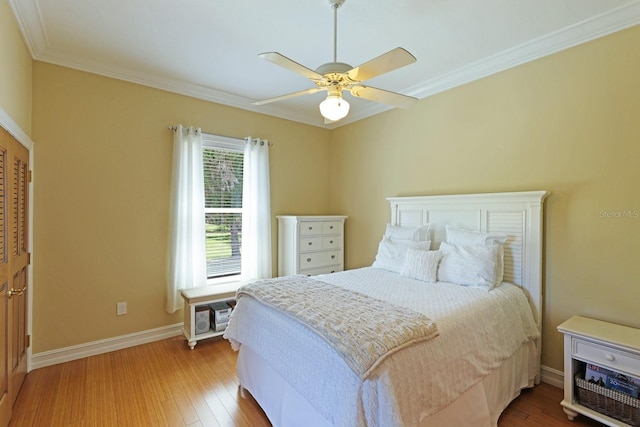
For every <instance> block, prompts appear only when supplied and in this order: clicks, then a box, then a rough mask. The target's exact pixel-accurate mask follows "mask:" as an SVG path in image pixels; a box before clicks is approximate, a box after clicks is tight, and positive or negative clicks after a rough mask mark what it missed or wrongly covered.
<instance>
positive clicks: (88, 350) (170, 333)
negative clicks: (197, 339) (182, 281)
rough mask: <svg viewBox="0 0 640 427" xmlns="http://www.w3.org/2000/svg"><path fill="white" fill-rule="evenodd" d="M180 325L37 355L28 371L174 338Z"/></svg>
mask: <svg viewBox="0 0 640 427" xmlns="http://www.w3.org/2000/svg"><path fill="white" fill-rule="evenodd" d="M182 325H183V324H182V323H176V324H175V325H169V326H163V327H161V328H155V329H149V330H146V331H141V332H135V333H132V334H128V335H121V336H119V337H114V338H108V339H104V340H99V341H92V342H88V343H85V344H79V345H74V346H71V347H65V348H60V349H56V350H50V351H44V352H42V353H37V354H34V355H33V356H32V357H31V364H30V369H38V368H44V367H45V366H51V365H57V364H58V363H63V362H69V361H72V360H77V359H82V358H83V357H88V356H95V355H97V354H102V353H108V352H110V351H114V350H121V349H123V348H128V347H133V346H136V345H140V344H146V343H149V342H153V341H159V340H162V339H165V338H171V337H175V336H178V335H181V334H182Z"/></svg>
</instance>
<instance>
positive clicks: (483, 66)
mask: <svg viewBox="0 0 640 427" xmlns="http://www.w3.org/2000/svg"><path fill="white" fill-rule="evenodd" d="M9 4H10V5H11V7H12V9H13V11H14V14H15V16H16V19H17V21H18V25H19V27H20V30H21V31H22V34H23V37H24V39H25V42H26V44H27V46H28V48H29V51H30V52H31V56H32V58H33V59H35V60H38V61H43V62H48V63H52V64H56V65H60V66H64V67H69V68H74V69H77V70H81V71H86V72H89V73H93V74H99V75H103V76H106V77H111V78H115V79H119V80H124V81H128V82H131V83H136V84H140V85H144V86H149V87H153V88H156V89H161V90H165V91H168V92H173V93H177V94H182V95H186V96H190V97H194V98H198V99H202V100H205V101H211V102H215V103H218V104H222V105H227V106H230V107H235V108H239V109H243V110H248V111H253V112H257V113H261V114H266V115H270V116H274V117H279V118H282V119H286V120H291V121H295V122H299V123H305V124H309V125H313V126H319V127H325V128H335V127H339V126H343V125H345V124H348V123H353V122H355V121H357V120H361V119H364V118H367V117H370V116H373V115H375V114H379V113H381V112H383V111H387V110H389V109H391V107H389V106H386V105H381V104H375V103H371V104H370V105H369V106H366V107H364V108H359V109H358V112H357V113H356V112H355V111H354V112H351V113H350V114H349V116H347V118H345V119H343V120H341V121H340V122H338V123H332V124H328V125H325V124H324V123H322V122H320V121H319V120H318V118H317V117H313V118H310V117H307V116H305V115H303V114H302V113H301V112H299V111H291V110H288V109H285V108H282V107H279V106H277V105H267V106H261V107H259V108H258V107H256V106H253V105H252V104H251V102H252V101H253V100H251V99H248V98H245V97H241V96H238V95H234V94H230V93H226V92H223V91H219V90H216V89H213V88H209V87H205V86H199V85H195V84H191V83H188V82H185V81H180V80H174V79H169V78H161V77H157V76H152V75H149V74H147V73H145V74H143V73H139V72H135V71H132V70H128V69H124V68H121V67H117V66H116V65H113V64H112V65H108V66H105V65H104V64H98V63H91V62H88V61H81V60H77V59H70V58H67V57H65V56H63V55H61V54H58V53H56V52H53V51H51V49H49V48H48V47H49V42H48V39H47V32H46V28H45V26H44V23H43V20H42V16H41V14H40V7H39V5H38V0H9ZM639 23H640V0H635V1H633V2H631V3H628V4H626V5H624V6H621V7H618V8H616V9H613V10H611V11H608V12H606V13H603V14H601V15H598V16H595V17H593V18H590V19H587V20H584V21H582V22H579V23H576V24H574V25H571V26H568V27H566V28H562V29H560V30H558V31H555V32H553V33H550V34H547V35H545V36H543V37H540V38H538V39H535V40H532V41H529V42H527V43H523V44H521V45H519V46H516V47H514V48H511V49H508V50H505V51H503V52H500V53H497V54H495V55H492V56H490V57H488V58H484V59H482V60H480V61H476V62H475V63H472V64H470V65H467V66H465V67H462V68H459V69H457V70H454V71H452V72H450V73H447V74H444V75H441V76H438V77H436V78H432V79H430V80H427V81H425V82H423V83H420V84H418V85H414V86H413V87H410V88H408V89H406V90H403V91H402V92H403V93H405V94H407V95H410V96H414V97H416V98H419V99H423V98H426V97H428V96H432V95H435V94H437V93H440V92H443V91H446V90H449V89H452V88H454V87H457V86H461V85H463V84H466V83H470V82H472V81H475V80H478V79H481V78H484V77H487V76H490V75H492V74H496V73H499V72H501V71H504V70H507V69H510V68H513V67H516V66H518V65H521V64H524V63H527V62H530V61H534V60H536V59H539V58H543V57H545V56H548V55H552V54H554V53H557V52H560V51H562V50H565V49H568V48H571V47H574V46H577V45H579V44H582V43H586V42H589V41H591V40H594V39H597V38H600V37H603V36H606V35H609V34H612V33H615V32H617V31H621V30H624V29H626V28H630V27H632V26H635V25H637V24H639Z"/></svg>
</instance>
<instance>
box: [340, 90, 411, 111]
mask: <svg viewBox="0 0 640 427" xmlns="http://www.w3.org/2000/svg"><path fill="white" fill-rule="evenodd" d="M348 90H349V92H351V95H353V96H355V97H358V98H364V99H368V100H370V101H376V102H381V103H383V104H387V105H393V106H394V107H399V108H409V107H411V106H413V104H415V103H416V102H418V98H414V97H412V96H407V95H402V94H399V93H396V92H389V91H388V90H383V89H378V88H375V87H371V86H364V85H354V86H352V87H351V88H350V89H348Z"/></svg>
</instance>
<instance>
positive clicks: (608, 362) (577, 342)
mask: <svg viewBox="0 0 640 427" xmlns="http://www.w3.org/2000/svg"><path fill="white" fill-rule="evenodd" d="M573 356H574V357H576V358H577V359H582V360H585V361H588V362H589V363H594V364H596V365H599V366H603V367H608V368H611V369H613V370H620V371H625V372H628V373H629V374H631V375H634V376H640V355H636V354H632V353H629V352H625V351H622V350H618V349H613V348H610V347H605V346H602V345H598V344H595V343H592V342H589V341H584V340H581V339H579V338H574V339H573Z"/></svg>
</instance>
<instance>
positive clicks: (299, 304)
mask: <svg viewBox="0 0 640 427" xmlns="http://www.w3.org/2000/svg"><path fill="white" fill-rule="evenodd" d="M244 296H250V297H253V298H256V299H258V300H259V301H261V302H263V303H265V304H268V305H270V306H271V307H274V308H276V309H277V310H279V311H282V312H284V313H287V314H288V315H290V316H291V317H292V318H293V319H295V320H297V321H299V322H301V323H302V324H304V325H305V326H306V327H308V328H310V329H312V330H313V331H315V332H316V333H317V334H318V336H320V337H321V338H323V339H324V340H325V341H327V343H328V344H329V345H331V347H332V348H333V349H334V350H335V351H337V352H338V353H339V354H340V355H341V356H342V357H343V359H344V361H345V363H346V364H347V365H349V367H350V368H351V369H352V370H353V371H354V373H355V374H356V375H358V376H359V377H360V378H361V379H365V378H367V377H368V376H369V375H370V374H371V373H372V372H373V370H374V369H375V368H376V367H377V366H378V364H379V363H380V362H382V360H384V359H385V358H386V357H387V356H389V355H391V354H393V353H395V352H396V351H399V350H401V349H403V348H404V347H407V346H409V345H413V344H415V343H418V342H420V341H423V340H428V339H431V338H434V337H436V336H437V335H438V328H437V326H436V324H435V323H433V322H432V321H431V319H429V318H428V317H427V316H425V315H424V314H422V313H419V312H417V311H414V310H410V309H402V308H401V307H396V306H395V305H393V304H389V303H388V302H385V301H381V300H378V299H375V298H372V297H370V296H368V295H365V294H361V293H359V292H355V291H353V290H349V289H345V288H342V287H339V286H336V285H332V284H329V283H325V282H320V281H317V280H314V279H312V278H310V277H307V276H302V275H297V276H290V277H279V278H276V279H268V280H262V281H258V282H255V283H252V284H249V285H245V286H243V287H241V288H240V289H238V294H237V301H240V300H241V298H242V297H244ZM356 307H357V309H356ZM232 344H233V345H234V347H237V343H235V342H234V341H232Z"/></svg>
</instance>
